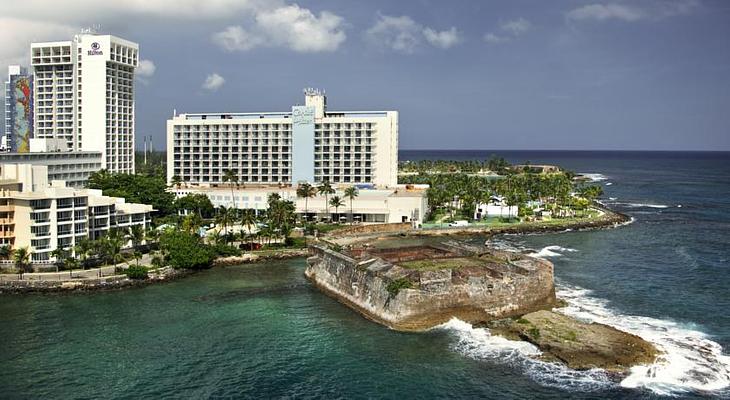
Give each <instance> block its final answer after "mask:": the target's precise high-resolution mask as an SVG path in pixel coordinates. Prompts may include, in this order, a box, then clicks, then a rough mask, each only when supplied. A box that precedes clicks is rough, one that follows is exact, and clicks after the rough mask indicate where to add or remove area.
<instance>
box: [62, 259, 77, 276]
mask: <svg viewBox="0 0 730 400" xmlns="http://www.w3.org/2000/svg"><path fill="white" fill-rule="evenodd" d="M63 264H64V265H65V266H66V268H68V277H69V278H73V277H74V276H73V272H74V270H75V269H77V268H78V267H79V265H80V263H79V260H78V259H77V258H76V257H74V256H72V255H69V256H68V257H66V259H65V260H64V261H63Z"/></svg>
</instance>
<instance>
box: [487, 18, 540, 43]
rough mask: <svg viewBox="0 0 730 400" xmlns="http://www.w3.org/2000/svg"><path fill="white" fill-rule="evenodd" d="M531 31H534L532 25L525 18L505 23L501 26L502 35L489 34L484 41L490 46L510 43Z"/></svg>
mask: <svg viewBox="0 0 730 400" xmlns="http://www.w3.org/2000/svg"><path fill="white" fill-rule="evenodd" d="M530 29H532V24H531V23H530V21H528V20H526V19H524V18H517V19H513V20H509V21H504V22H502V23H500V24H499V31H500V33H494V32H487V33H486V34H485V35H484V41H485V42H487V43H489V44H500V43H505V42H509V41H511V40H512V39H515V38H517V37H519V36H522V35H523V34H525V33H527V31H529V30H530Z"/></svg>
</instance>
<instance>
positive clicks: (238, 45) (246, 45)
mask: <svg viewBox="0 0 730 400" xmlns="http://www.w3.org/2000/svg"><path fill="white" fill-rule="evenodd" d="M213 42H214V43H215V44H216V45H218V46H219V47H220V48H222V49H223V50H226V51H245V50H251V49H253V48H254V47H256V46H259V45H261V44H262V41H261V38H260V37H258V36H256V35H252V34H250V33H249V32H247V31H246V30H244V29H243V28H241V27H240V26H229V27H228V28H226V29H225V30H223V31H221V32H218V33H215V34H213Z"/></svg>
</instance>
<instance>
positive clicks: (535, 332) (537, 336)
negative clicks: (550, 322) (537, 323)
mask: <svg viewBox="0 0 730 400" xmlns="http://www.w3.org/2000/svg"><path fill="white" fill-rule="evenodd" d="M527 334H528V335H530V337H532V338H533V339H535V340H537V339H540V330H539V329H537V328H535V327H532V328H530V329H528V330H527Z"/></svg>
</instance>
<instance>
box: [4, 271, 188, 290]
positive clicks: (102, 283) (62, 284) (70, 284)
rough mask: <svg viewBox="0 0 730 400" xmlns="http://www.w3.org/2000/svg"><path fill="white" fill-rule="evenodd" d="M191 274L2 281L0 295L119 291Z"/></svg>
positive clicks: (176, 272)
mask: <svg viewBox="0 0 730 400" xmlns="http://www.w3.org/2000/svg"><path fill="white" fill-rule="evenodd" d="M193 273H195V271H191V270H176V269H174V268H172V267H163V268H160V269H158V270H156V271H150V273H149V277H148V278H147V279H130V278H128V277H127V276H126V275H113V276H105V277H102V278H94V279H69V280H60V281H51V280H48V281H42V280H22V281H18V280H14V281H2V282H0V294H27V293H69V292H79V293H80V292H96V291H104V290H119V289H127V288H133V287H142V286H148V285H153V284H157V283H164V282H170V281H173V280H176V279H180V278H183V277H185V276H188V275H192V274H193Z"/></svg>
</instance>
